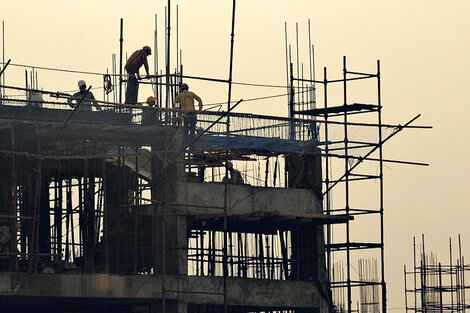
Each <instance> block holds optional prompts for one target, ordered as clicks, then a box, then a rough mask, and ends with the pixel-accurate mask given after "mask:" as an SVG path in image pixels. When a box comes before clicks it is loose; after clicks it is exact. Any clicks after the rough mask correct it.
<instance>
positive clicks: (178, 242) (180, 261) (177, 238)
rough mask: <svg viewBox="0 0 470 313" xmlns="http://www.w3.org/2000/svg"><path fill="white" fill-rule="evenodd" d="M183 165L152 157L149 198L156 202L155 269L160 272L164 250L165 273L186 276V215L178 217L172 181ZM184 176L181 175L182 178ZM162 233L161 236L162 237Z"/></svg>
mask: <svg viewBox="0 0 470 313" xmlns="http://www.w3.org/2000/svg"><path fill="white" fill-rule="evenodd" d="M182 171H184V165H183V164H182V163H177V162H163V161H162V160H160V159H158V158H155V159H154V160H153V162H152V199H154V200H156V215H155V219H156V223H155V225H156V229H155V236H154V238H155V242H154V245H155V247H156V266H157V273H159V274H160V273H163V254H162V253H163V251H164V250H165V274H167V275H187V273H188V269H187V263H188V261H187V240H188V239H187V225H186V216H185V215H181V214H180V213H182V210H181V208H179V207H178V206H175V205H177V204H180V203H179V202H178V198H177V192H176V182H177V180H178V179H179V178H181V177H182V175H181V172H182ZM183 177H184V176H183ZM163 231H164V234H163Z"/></svg>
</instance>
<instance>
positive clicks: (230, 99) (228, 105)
mask: <svg viewBox="0 0 470 313" xmlns="http://www.w3.org/2000/svg"><path fill="white" fill-rule="evenodd" d="M235 7H236V0H233V6H232V32H231V34H230V67H229V74H228V100H227V111H228V112H230V107H231V101H232V72H233V44H234V37H235ZM229 133H230V113H228V114H227V138H228V135H229Z"/></svg>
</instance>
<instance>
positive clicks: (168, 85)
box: [163, 0, 171, 313]
mask: <svg viewBox="0 0 470 313" xmlns="http://www.w3.org/2000/svg"><path fill="white" fill-rule="evenodd" d="M170 17H171V1H170V0H168V10H167V25H166V27H167V28H166V38H167V39H166V73H165V76H166V95H165V97H166V101H165V103H166V107H167V108H169V107H170V33H171V26H170V21H171V19H170ZM163 313H165V312H163Z"/></svg>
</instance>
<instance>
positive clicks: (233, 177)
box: [222, 161, 245, 184]
mask: <svg viewBox="0 0 470 313" xmlns="http://www.w3.org/2000/svg"><path fill="white" fill-rule="evenodd" d="M225 167H226V168H227V175H226V176H225V177H224V179H222V182H223V183H230V184H244V183H245V181H244V180H243V177H242V174H241V173H240V171H237V170H236V169H234V168H233V164H232V162H230V161H227V162H226V163H225ZM229 174H230V178H229V177H228V175H229Z"/></svg>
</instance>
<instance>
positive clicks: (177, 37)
mask: <svg viewBox="0 0 470 313" xmlns="http://www.w3.org/2000/svg"><path fill="white" fill-rule="evenodd" d="M178 9H179V8H178V5H176V70H178V69H179V67H180V61H179V51H180V50H179V12H178Z"/></svg>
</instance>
